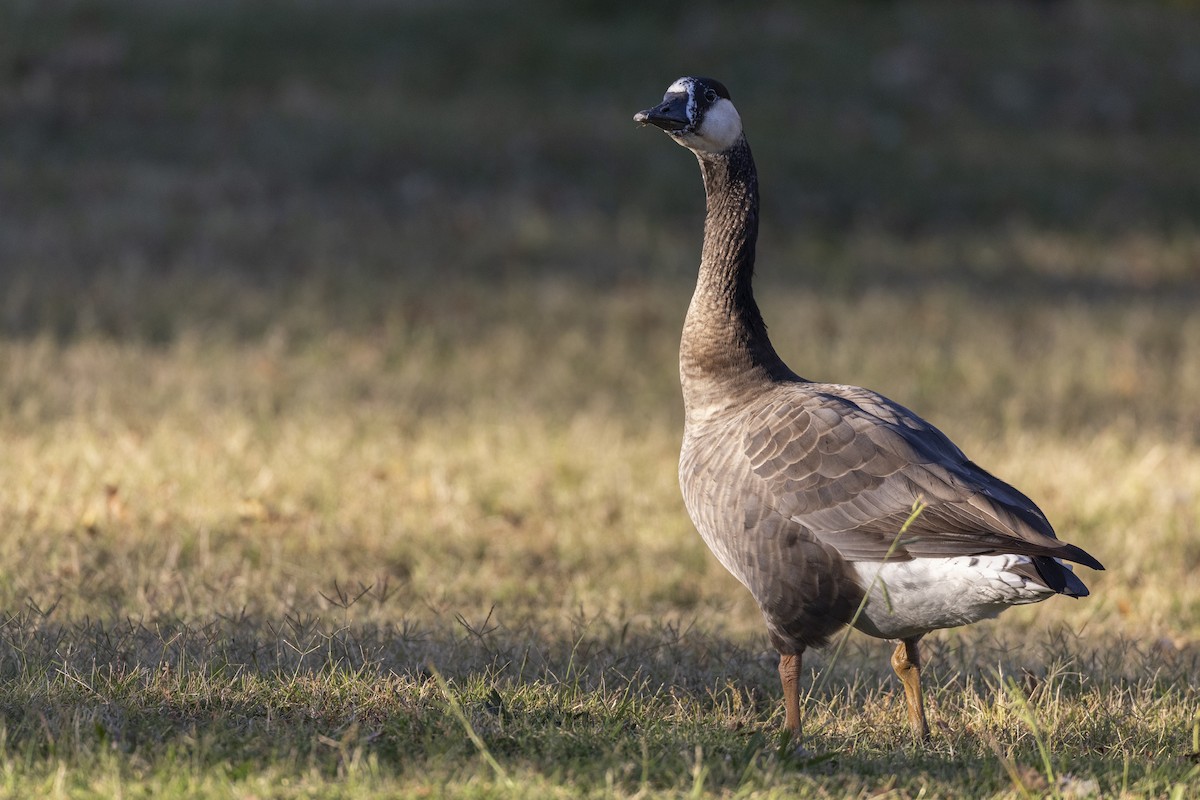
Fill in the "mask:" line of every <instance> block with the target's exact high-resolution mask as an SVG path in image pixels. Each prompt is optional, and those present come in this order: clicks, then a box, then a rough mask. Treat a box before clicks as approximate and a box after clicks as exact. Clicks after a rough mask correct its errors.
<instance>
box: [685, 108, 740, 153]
mask: <svg viewBox="0 0 1200 800" xmlns="http://www.w3.org/2000/svg"><path fill="white" fill-rule="evenodd" d="M689 111H690V104H689ZM741 135H742V117H741V115H740V114H738V112H737V109H736V108H734V107H733V103H731V102H729V101H728V100H726V99H725V98H724V97H722V98H719V99H718V100H717V101H716V102H715V103H713V104H712V105H711V106H709V107H708V111H706V112H705V113H704V122H702V123H701V125H700V127H699V128H698V129H697V130H696V133H695V135H694V136H691V137H688V138H689V139H690V141H688V142H687V145H688V147H691V148H692V149H693V150H705V151H707V152H710V153H719V152H721V151H722V150H728V149H729V148H730V147H732V146H733V145H734V143H736V142H737V140H738V139H739V138H740V137H741Z"/></svg>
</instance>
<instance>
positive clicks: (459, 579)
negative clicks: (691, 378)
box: [0, 0, 1200, 797]
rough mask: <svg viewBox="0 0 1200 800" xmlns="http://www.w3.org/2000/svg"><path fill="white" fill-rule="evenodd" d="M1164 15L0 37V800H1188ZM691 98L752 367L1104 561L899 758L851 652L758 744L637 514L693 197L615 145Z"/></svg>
mask: <svg viewBox="0 0 1200 800" xmlns="http://www.w3.org/2000/svg"><path fill="white" fill-rule="evenodd" d="M664 8H666V7H664ZM464 14H468V15H470V18H471V19H472V20H473V22H474V23H477V24H473V25H464V24H462V22H461V20H462V15H464ZM1195 23H1196V18H1195V11H1194V10H1193V9H1191V8H1190V7H1188V6H1187V5H1186V4H1167V5H1158V4H1149V3H1147V4H1107V3H1096V4H1082V3H1080V4H1074V3H1059V4H1054V5H1053V6H1051V7H1050V8H1043V7H1041V6H1039V5H1037V4H1031V5H1025V4H1016V3H995V4H987V5H986V6H975V5H971V6H962V7H961V8H960V7H959V6H953V5H941V4H903V5H901V4H894V5H875V4H871V5H862V6H858V5H851V6H847V5H845V4H812V5H809V6H805V7H803V8H792V7H790V6H786V5H776V4H763V5H758V6H753V7H749V8H745V9H741V10H739V11H738V12H737V13H736V14H734V13H733V12H732V11H727V10H724V9H722V8H721V7H719V6H715V5H706V4H701V5H698V6H688V7H686V8H685V7H683V6H682V5H679V6H677V7H674V8H666V10H657V7H656V9H650V8H642V7H639V6H636V5H633V4H630V5H613V4H594V5H592V6H591V7H585V8H581V9H576V10H575V11H573V12H567V11H565V10H562V9H560V8H558V7H557V6H552V5H549V4H541V3H534V2H530V3H527V4H523V5H518V6H514V7H504V8H500V7H495V8H481V7H476V6H474V5H472V4H468V3H465V2H461V3H458V4H455V5H450V6H447V5H436V4H420V3H410V4H394V5H392V4H377V3H372V2H367V1H366V0H361V1H359V0H356V2H353V3H349V4H338V5H337V6H336V8H335V6H334V4H331V3H326V2H324V1H323V0H314V2H306V3H303V4H296V5H293V6H284V5H281V4H276V3H257V4H241V3H233V2H217V3H210V4H205V5H204V6H203V7H199V6H197V7H193V6H191V5H187V4H182V3H180V4H175V3H155V4H149V3H141V2H115V0H105V1H104V2H82V3H75V4H67V5H50V4H34V3H30V4H21V3H16V4H10V5H7V6H4V7H3V8H0V198H3V200H2V201H0V202H2V203H3V208H4V211H3V214H2V215H0V442H2V443H3V444H2V446H0V564H3V565H4V566H3V567H0V610H2V617H0V717H2V722H3V724H2V726H0V767H2V769H0V796H12V797H24V796H48V797H56V796H57V797H68V796H69V797H90V796H102V797H109V796H122V797H131V796H132V797H138V796H156V797H158V796H167V797H171V796H212V797H362V796H373V795H384V796H389V795H394V796H451V797H485V796H486V797H491V796H500V797H504V796H512V797H527V796H549V797H554V796H563V797H574V796H617V797H634V796H638V797H660V796H661V797H675V796H684V795H688V796H737V797H783V796H789V797H790V796H806V797H827V796H828V797H842V796H852V797H853V796H894V797H918V796H921V797H961V796H987V797H1024V796H1043V795H1059V796H1064V797H1070V796H1075V797H1085V796H1122V795H1123V796H1127V797H1162V796H1167V797H1171V796H1179V797H1187V796H1192V795H1194V794H1195V793H1196V791H1197V789H1198V787H1200V766H1198V765H1197V763H1196V755H1195V754H1196V752H1197V743H1196V741H1195V740H1196V737H1197V736H1200V728H1198V727H1197V726H1198V725H1200V719H1198V717H1197V714H1198V713H1200V697H1198V696H1197V689H1196V686H1195V684H1196V675H1197V674H1200V583H1197V581H1196V579H1195V574H1196V571H1197V568H1198V567H1200V545H1198V544H1197V542H1198V541H1200V535H1198V534H1200V527H1198V526H1200V448H1198V446H1200V428H1197V417H1196V411H1195V402H1194V398H1195V397H1197V396H1198V395H1200V317H1198V316H1197V315H1196V314H1195V312H1194V309H1195V307H1196V302H1197V300H1198V299H1200V273H1198V272H1197V266H1196V265H1197V264H1198V263H1200V235H1198V233H1197V229H1196V226H1195V220H1196V219H1197V216H1198V213H1200V191H1198V189H1197V187H1198V186H1200V180H1198V179H1200V163H1197V161H1196V155H1195V153H1196V151H1195V146H1194V144H1195V139H1196V133H1197V132H1198V128H1200V117H1198V116H1197V115H1198V114H1200V111H1198V110H1197V109H1200V103H1198V102H1196V101H1197V100H1200V97H1198V95H1200V83H1198V82H1197V78H1196V75H1197V74H1198V73H1197V63H1200V62H1198V56H1197V53H1200V34H1198V33H1197V31H1200V26H1197V25H1196V24H1195ZM485 31H502V32H503V33H504V35H502V36H491V35H486V34H485ZM698 54H702V56H701V55H698ZM693 70H694V71H698V72H707V73H709V74H713V75H716V76H717V77H720V78H721V79H722V80H724V81H725V82H726V83H727V84H728V85H729V86H730V88H731V90H732V92H733V94H734V97H735V98H736V99H737V101H738V105H739V108H740V109H741V111H742V113H743V116H744V117H745V119H746V120H747V125H748V128H749V132H750V136H751V138H752V142H753V143H754V146H755V150H756V154H757V155H758V157H759V161H760V168H761V171H762V174H763V182H764V184H763V191H764V204H765V205H764V230H763V237H762V241H761V244H760V258H761V262H760V269H759V273H760V275H759V279H758V280H759V284H758V285H759V287H760V295H761V299H762V305H763V310H764V314H765V316H766V318H767V320H768V322H769V324H770V325H771V330H772V335H773V337H774V339H775V342H776V345H777V347H778V349H779V350H780V351H781V353H782V354H784V356H785V358H786V359H787V360H788V361H789V363H791V364H792V365H793V366H794V367H796V368H797V369H798V370H799V371H800V372H801V373H802V374H805V375H807V376H809V377H813V378H819V379H833V380H841V381H847V382H852V383H858V384H862V385H867V386H871V387H873V388H877V389H879V390H882V391H884V392H885V393H887V394H888V395H889V396H892V397H894V398H895V399H897V400H899V401H900V402H903V403H905V404H906V405H909V406H910V407H913V408H914V409H916V410H917V411H918V412H919V413H921V414H922V415H924V416H926V417H927V418H929V419H931V420H934V421H935V422H936V423H937V424H938V425H939V426H940V427H942V428H943V429H944V430H945V431H946V432H947V433H949V434H950V435H951V436H952V437H953V438H954V439H955V440H956V441H958V442H959V443H960V444H962V445H963V446H964V448H965V449H966V450H967V451H968V452H969V453H970V454H971V455H972V456H973V457H974V458H975V459H976V460H977V461H979V462H980V463H981V464H983V465H984V466H985V467H987V468H988V469H990V470H992V471H994V472H996V473H997V474H999V475H1001V476H1003V477H1005V478H1006V479H1008V480H1010V481H1012V482H1013V483H1015V484H1016V485H1018V486H1020V487H1021V488H1022V489H1023V490H1025V491H1026V492H1027V493H1029V494H1030V495H1031V496H1033V497H1034V498H1035V499H1036V500H1037V501H1038V503H1039V504H1040V505H1041V506H1042V508H1043V509H1044V510H1045V511H1046V512H1047V513H1048V515H1049V516H1050V518H1051V520H1052V521H1054V523H1055V525H1056V527H1057V529H1058V530H1059V532H1060V534H1061V535H1062V536H1063V537H1064V538H1066V539H1068V540H1070V541H1072V542H1075V543H1077V544H1079V545H1081V546H1083V547H1085V548H1086V549H1088V550H1089V551H1090V552H1093V553H1094V554H1096V555H1097V556H1098V557H1099V558H1100V559H1101V560H1102V561H1103V562H1105V563H1106V564H1107V565H1108V567H1109V569H1108V571H1107V572H1104V573H1089V574H1086V575H1084V579H1085V580H1086V581H1087V583H1088V585H1089V586H1090V587H1091V588H1092V590H1093V595H1092V596H1091V597H1090V598H1088V599H1086V600H1082V601H1078V602H1070V601H1067V600H1059V601H1050V602H1047V603H1044V604H1040V605H1039V606H1037V607H1034V608H1025V609H1015V610H1013V611H1010V612H1008V613H1006V614H1005V616H1004V617H1003V618H1002V619H1001V620H999V621H998V622H994V623H984V624H980V625H977V626H974V627H972V628H970V629H966V630H955V631H946V632H940V633H938V634H936V635H933V636H930V637H928V639H927V640H926V643H925V644H924V647H925V650H926V661H927V671H926V690H927V696H928V700H929V713H930V719H931V723H932V725H933V728H934V741H933V744H932V745H931V746H930V747H928V748H926V749H920V750H919V749H916V748H914V747H913V746H912V745H910V744H909V742H908V739H907V730H906V725H905V722H904V705H903V695H902V692H901V691H900V689H899V686H898V684H897V683H896V681H895V679H894V678H893V676H892V675H891V672H890V668H889V667H888V663H887V658H888V655H889V652H890V648H889V647H888V646H887V645H886V643H882V642H877V641H874V640H871V639H868V638H866V637H862V636H858V635H857V634H855V635H852V636H851V638H850V639H849V640H848V644H847V646H846V648H845V650H844V651H842V652H841V653H840V654H839V655H838V656H837V658H836V659H835V658H834V657H833V654H832V651H829V652H825V653H812V654H807V655H806V657H805V662H804V663H805V667H806V670H808V671H811V674H810V675H809V676H808V680H807V682H806V684H805V685H806V686H811V687H812V689H811V693H810V696H809V697H807V698H806V701H805V715H806V716H805V724H806V745H807V746H808V747H809V749H811V750H813V751H815V752H816V753H818V757H817V758H815V759H811V760H807V761H805V760H800V759H796V758H794V757H792V756H790V755H789V754H788V753H787V752H781V750H780V741H779V739H778V737H777V730H778V728H779V726H780V723H781V718H782V711H781V708H780V703H779V688H778V679H777V676H776V673H775V662H774V658H773V656H772V654H771V653H770V650H769V646H768V644H767V642H766V639H765V636H764V635H763V631H762V625H761V620H760V619H759V617H758V614H757V612H756V610H755V609H754V607H753V604H752V603H751V602H750V601H749V599H748V598H747V596H746V595H745V592H744V590H742V589H741V588H740V586H738V585H737V584H736V582H735V581H734V580H733V579H732V578H730V577H729V576H728V575H727V574H725V573H724V571H723V570H722V569H721V568H720V566H719V565H718V564H717V563H716V562H715V560H714V559H713V558H712V557H711V556H710V555H709V554H708V553H707V552H706V550H705V549H704V546H703V543H702V542H700V540H699V537H698V536H697V535H696V534H695V532H694V530H693V529H692V527H691V525H690V523H689V522H688V520H687V518H686V514H685V513H684V510H683V507H682V503H681V502H680V499H679V496H678V488H677V486H676V478H675V465H676V457H677V451H678V442H679V435H680V434H679V432H680V430H681V424H682V420H681V409H680V401H679V397H678V383H677V380H678V379H677V376H676V363H675V359H676V347H677V343H678V332H679V326H680V322H681V320H682V315H683V311H684V308H685V306H686V303H687V299H688V296H689V292H690V285H689V283H690V280H691V279H692V277H693V270H694V263H695V259H696V251H697V249H698V239H699V224H700V213H701V196H700V185H699V180H698V177H697V176H696V174H695V166H694V164H693V163H691V160H690V159H689V158H688V156H687V154H686V153H683V152H682V151H680V150H678V149H677V148H675V147H673V146H672V145H671V144H670V143H669V142H667V141H666V140H664V139H663V137H661V136H659V135H656V134H654V133H653V132H650V131H639V130H637V129H636V128H635V127H634V126H633V125H632V122H631V120H630V118H631V115H632V113H633V111H635V110H636V109H638V108H641V107H644V106H645V105H647V104H649V103H650V102H652V101H653V100H654V99H655V98H656V96H657V95H658V94H659V93H660V92H661V91H662V89H663V87H665V86H666V84H667V83H669V82H670V80H672V79H673V78H674V77H676V76H677V75H678V74H679V73H681V72H686V71H693ZM780 98H784V100H782V101H781V99H780Z"/></svg>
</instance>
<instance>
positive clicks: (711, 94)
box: [704, 89, 717, 103]
mask: <svg viewBox="0 0 1200 800" xmlns="http://www.w3.org/2000/svg"><path fill="white" fill-rule="evenodd" d="M704 99H705V100H707V101H708V102H710V103H712V102H715V101H716V99H717V93H716V92H715V91H713V90H712V89H705V90H704Z"/></svg>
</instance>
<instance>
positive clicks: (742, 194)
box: [679, 136, 799, 413]
mask: <svg viewBox="0 0 1200 800" xmlns="http://www.w3.org/2000/svg"><path fill="white" fill-rule="evenodd" d="M697 158H698V159H699V161H700V170H701V172H702V174H703V176H704V189H705V192H706V194H707V197H708V212H707V215H706V216H705V220H704V250H703V252H702V254H701V258H700V275H699V278H698V279H697V281H696V291H695V294H693V295H692V302H691V306H689V308H688V313H687V319H686V321H685V322H684V327H683V340H682V342H681V344H680V351H679V369H680V376H681V378H682V382H683V392H684V405H685V408H686V409H687V410H688V412H689V413H691V411H692V409H693V408H696V407H700V406H704V405H707V404H709V403H711V402H712V401H713V400H714V399H715V398H717V397H722V396H726V397H727V396H730V395H731V394H740V390H748V389H751V388H753V387H755V386H760V385H761V383H762V382H764V381H773V380H787V379H790V380H798V379H799V378H798V376H796V375H795V373H793V372H792V371H791V370H790V369H788V367H787V366H786V365H785V364H784V363H783V361H782V360H781V359H780V358H779V356H778V354H776V352H775V348H774V347H772V346H771V341H770V339H769V338H768V337H767V326H766V324H765V323H764V322H763V318H762V314H761V313H759V310H758V304H757V303H755V302H754V292H753V290H752V289H751V279H752V278H753V275H754V248H755V242H756V241H757V239H758V174H757V172H756V170H755V168H754V157H753V156H752V155H751V153H750V145H749V144H747V142H746V138H745V137H744V136H743V137H741V138H740V139H738V141H737V143H736V144H734V145H733V147H731V148H729V149H728V150H725V151H723V152H720V153H697Z"/></svg>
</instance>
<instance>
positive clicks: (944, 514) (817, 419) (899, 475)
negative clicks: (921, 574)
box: [745, 383, 1102, 568]
mask: <svg viewBox="0 0 1200 800" xmlns="http://www.w3.org/2000/svg"><path fill="white" fill-rule="evenodd" d="M749 422H750V424H749V425H748V426H747V430H748V431H750V433H749V434H748V435H747V436H746V441H745V454H746V456H747V457H748V458H749V460H750V465H751V469H752V470H753V473H754V474H755V475H756V476H757V477H758V479H760V480H761V481H762V482H763V483H764V484H765V489H766V493H765V501H766V502H767V504H768V505H770V506H771V508H772V509H773V510H774V511H775V512H776V513H778V514H779V515H781V516H782V517H784V518H787V519H790V520H792V521H793V522H796V523H798V524H800V525H803V526H804V527H805V528H807V529H808V530H810V531H812V533H813V535H815V536H816V537H818V538H819V539H820V540H821V541H823V542H826V543H827V544H829V545H831V546H833V547H835V548H836V549H837V550H838V551H839V552H840V553H841V554H842V556H843V557H845V558H847V559H850V560H856V561H857V560H861V561H872V560H881V559H883V558H884V557H885V555H887V554H888V551H889V548H892V553H891V554H890V555H887V557H888V558H896V559H907V558H915V557H941V556H957V555H985V554H992V553H1019V554H1024V555H1030V556H1039V557H1057V558H1066V559H1069V560H1073V561H1079V562H1080V563H1083V564H1087V565H1088V566H1093V567H1096V568H1102V567H1100V565H1099V562H1097V561H1096V560H1095V559H1094V558H1092V557H1091V556H1090V555H1088V554H1087V553H1085V552H1084V551H1083V550H1080V549H1079V548H1077V547H1074V546H1072V545H1067V544H1064V543H1063V542H1060V541H1059V540H1058V539H1057V538H1056V537H1055V535H1054V529H1053V528H1052V527H1051V525H1050V523H1049V521H1048V520H1047V519H1046V517H1045V515H1044V514H1042V512H1041V510H1040V509H1038V507H1037V506H1036V505H1034V503H1033V501H1031V500H1030V499H1029V498H1027V497H1026V496H1025V495H1023V494H1021V493H1020V492H1019V491H1017V490H1016V489H1015V488H1013V487H1012V486H1009V485H1008V484H1007V483H1004V482H1003V481H1001V480H999V479H998V478H995V477H993V476H992V475H990V474H989V473H987V472H986V471H984V470H982V469H980V468H979V467H978V466H976V465H975V464H974V463H972V462H971V461H970V460H969V459H968V458H967V457H966V456H965V455H964V454H963V452H962V451H961V450H960V449H959V448H958V447H957V446H955V445H954V443H953V442H951V441H950V440H949V439H948V438H947V437H946V436H945V434H943V433H942V432H941V431H939V430H937V429H936V428H934V427H933V426H932V425H930V424H929V423H927V422H925V421H924V420H923V419H921V418H920V417H918V416H917V415H916V414H914V413H912V412H911V411H909V410H908V409H906V408H904V407H903V406H901V405H899V404H897V403H893V402H892V401H890V400H888V399H887V398H885V397H883V396H881V395H878V394H875V393H874V392H870V391H868V390H866V389H860V388H858V387H851V386H840V385H835V384H805V383H793V384H782V385H780V386H779V388H778V390H777V391H776V393H775V394H773V395H772V396H771V397H770V398H769V400H768V402H766V403H765V404H764V405H763V406H761V407H760V408H759V409H757V413H755V414H754V416H753V418H752V419H751V420H750V421H749ZM918 500H921V501H922V502H924V503H925V504H926V507H925V509H924V510H923V511H922V513H921V514H920V515H919V516H918V517H917V518H916V519H915V520H914V521H913V522H912V523H911V524H910V526H909V528H908V529H907V530H906V531H905V534H904V536H903V537H902V538H901V539H900V541H899V542H897V543H896V546H895V547H894V548H893V542H894V540H895V539H896V537H897V535H898V534H899V532H900V529H901V527H902V526H903V525H904V523H905V521H906V520H907V519H908V517H909V515H910V514H911V512H912V508H913V506H914V504H915V503H916V502H917V501H918Z"/></svg>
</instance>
